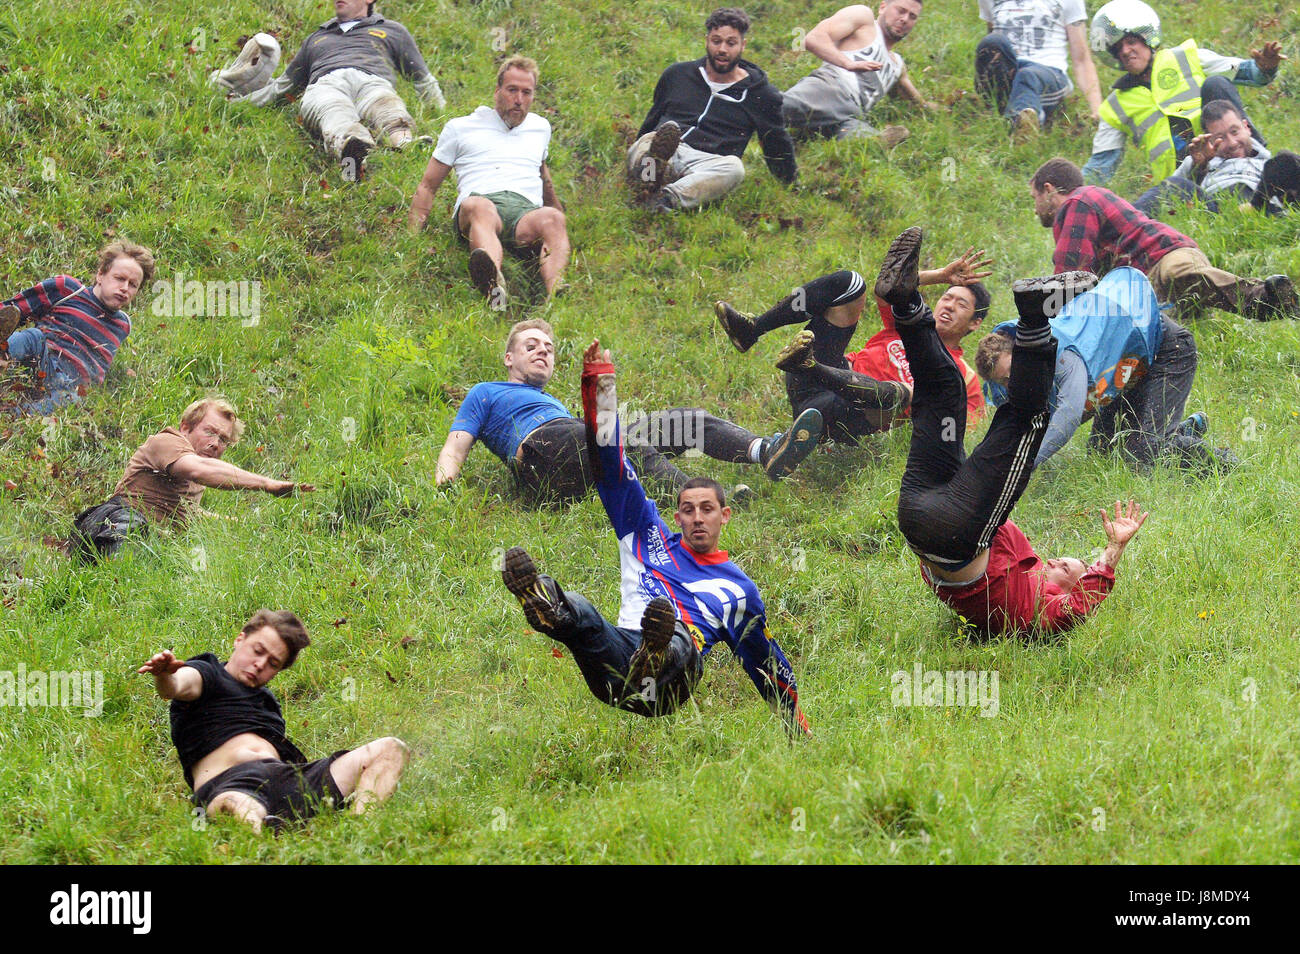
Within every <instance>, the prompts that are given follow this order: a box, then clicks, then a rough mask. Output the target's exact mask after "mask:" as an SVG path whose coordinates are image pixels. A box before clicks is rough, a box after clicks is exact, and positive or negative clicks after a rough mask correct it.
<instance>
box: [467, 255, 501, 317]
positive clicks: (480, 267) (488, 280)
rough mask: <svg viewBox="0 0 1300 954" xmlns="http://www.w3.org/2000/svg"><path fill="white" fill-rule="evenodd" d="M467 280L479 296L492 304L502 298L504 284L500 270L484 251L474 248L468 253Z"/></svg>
mask: <svg viewBox="0 0 1300 954" xmlns="http://www.w3.org/2000/svg"><path fill="white" fill-rule="evenodd" d="M469 280H470V283H471V284H472V285H473V286H474V287H475V288H476V289H478V292H479V294H480V295H482V296H483V297H484V298H487V299H488V300H490V301H492V302H493V304H495V303H496V302H497V300H498V299H499V298H502V297H504V294H505V282H503V281H502V280H501V270H500V269H499V268H497V263H496V262H494V261H492V256H491V255H489V254H488V253H487V250H486V249H481V248H476V249H474V250H473V251H472V252H470V253H469Z"/></svg>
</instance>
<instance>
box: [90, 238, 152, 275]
mask: <svg viewBox="0 0 1300 954" xmlns="http://www.w3.org/2000/svg"><path fill="white" fill-rule="evenodd" d="M119 258H130V259H134V260H135V263H136V264H137V265H139V266H140V271H142V272H144V278H143V280H142V282H141V284H143V283H144V282H147V281H149V280H150V279H151V278H153V271H154V260H153V252H151V251H149V250H148V249H147V248H145V247H144V246H143V245H136V244H135V243H134V242H125V241H118V242H109V243H108V244H107V245H105V246H104V247H103V248H101V249H100V250H99V272H98V274H100V275H102V274H104V273H105V272H106V271H108V270H109V269H110V268H112V267H113V263H114V262H116V261H117V260H118V259H119Z"/></svg>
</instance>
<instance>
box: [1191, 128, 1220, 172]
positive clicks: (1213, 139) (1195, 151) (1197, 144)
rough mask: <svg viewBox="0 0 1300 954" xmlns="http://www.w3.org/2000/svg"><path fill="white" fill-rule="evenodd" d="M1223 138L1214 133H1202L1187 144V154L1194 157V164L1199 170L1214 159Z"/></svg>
mask: <svg viewBox="0 0 1300 954" xmlns="http://www.w3.org/2000/svg"><path fill="white" fill-rule="evenodd" d="M1222 138H1223V137H1222V136H1216V135H1214V134H1213V133H1201V134H1200V135H1199V136H1197V137H1196V138H1195V139H1193V140H1192V141H1191V142H1189V143H1188V144H1187V154H1188V155H1190V156H1191V157H1192V163H1193V164H1194V165H1196V166H1197V167H1198V168H1199V167H1200V166H1203V165H1205V164H1206V163H1207V162H1209V161H1210V160H1211V159H1213V158H1214V157H1215V155H1216V153H1217V152H1218V149H1219V142H1220V140H1222Z"/></svg>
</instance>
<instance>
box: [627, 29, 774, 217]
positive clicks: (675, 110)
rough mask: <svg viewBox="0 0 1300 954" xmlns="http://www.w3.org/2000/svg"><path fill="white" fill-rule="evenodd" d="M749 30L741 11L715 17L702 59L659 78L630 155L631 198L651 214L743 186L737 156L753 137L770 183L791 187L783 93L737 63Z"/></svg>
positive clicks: (755, 69)
mask: <svg viewBox="0 0 1300 954" xmlns="http://www.w3.org/2000/svg"><path fill="white" fill-rule="evenodd" d="M748 30H749V16H748V14H746V13H745V11H744V10H741V9H738V8H736V7H722V8H720V9H718V10H714V11H713V13H711V14H710V15H709V18H708V20H707V21H705V24H704V49H705V55H704V57H703V58H702V59H698V60H689V61H686V62H683V63H674V64H673V65H672V66H670V67H668V69H666V70H664V72H663V75H662V76H660V77H659V82H658V84H656V86H655V93H654V103H653V105H651V107H650V112H649V114H648V115H647V116H646V118H645V122H644V123H642V124H641V130H640V132H638V133H637V140H636V142H634V143H633V144H632V148H631V149H629V150H628V153H627V172H628V180H629V182H630V183H631V185H632V189H633V194H634V197H635V198H636V200H637V201H638V202H639V203H640V204H642V205H644V206H645V207H646V208H648V209H650V210H651V211H654V212H673V211H676V210H678V209H682V210H685V209H694V208H698V207H699V206H701V205H703V204H704V203H706V202H712V201H713V200H715V199H720V198H721V197H722V196H724V195H726V194H727V193H728V192H730V191H731V190H732V189H734V188H735V187H736V186H738V185H740V182H741V180H742V179H744V178H745V165H744V163H743V162H742V161H741V156H743V155H744V153H745V147H746V146H747V145H749V139H750V137H751V136H752V135H754V134H755V133H757V134H758V141H759V145H760V146H762V149H763V158H764V159H765V160H766V161H767V167H768V169H770V170H771V171H772V175H774V176H776V177H777V178H778V179H780V180H781V181H782V182H786V183H790V182H793V181H794V180H795V176H796V169H795V160H794V142H793V140H791V138H790V134H789V133H788V132H787V131H786V128H785V124H784V121H783V120H782V119H781V93H780V91H778V90H777V88H776V87H775V86H773V85H772V84H771V83H770V82H768V79H767V74H765V73H764V72H763V71H762V70H760V69H759V68H758V67H757V66H755V65H754V64H753V63H751V62H749V61H748V60H745V59H741V55H742V54H743V53H744V52H745V33H746V32H747V31H748Z"/></svg>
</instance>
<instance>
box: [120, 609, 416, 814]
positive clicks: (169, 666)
mask: <svg viewBox="0 0 1300 954" xmlns="http://www.w3.org/2000/svg"><path fill="white" fill-rule="evenodd" d="M310 644H311V640H310V639H309V638H308V637H307V630H306V628H305V627H304V626H303V625H302V621H301V620H300V619H298V617H297V616H295V615H294V614H293V613H291V612H289V611H288V610H267V609H260V610H258V611H257V612H256V613H254V614H253V615H252V617H251V618H250V619H249V620H248V622H247V623H245V624H244V628H243V629H242V630H241V631H240V633H239V635H238V636H236V637H235V647H234V649H233V650H231V653H230V659H229V660H227V661H226V662H224V663H223V662H222V661H221V660H220V659H218V658H217V657H216V655H215V654H213V653H201V654H200V655H198V656H195V657H193V658H192V659H187V660H185V662H181V661H180V660H179V659H177V658H176V657H175V656H174V655H173V654H172V652H171V651H170V650H166V649H164V650H163V651H162V652H160V653H157V654H156V655H154V656H153V657H152V658H151V659H150V660H149V661H148V662H146V663H145V664H144V665H143V666H141V667H140V668H139V670H138V672H139V673H140V674H142V675H149V676H153V679H154V687H155V688H156V689H157V690H158V695H159V697H160V698H162V699H166V700H169V701H170V702H171V706H170V711H171V729H172V732H171V734H172V744H173V745H175V746H176V754H177V755H178V756H179V757H180V760H181V768H182V770H183V771H184V772H185V781H186V782H187V783H188V784H189V786H190V788H191V789H193V791H194V798H193V801H194V804H196V805H200V806H202V807H203V809H204V811H205V812H206V813H207V814H208V815H220V814H228V815H234V816H235V817H236V818H238V819H239V820H240V821H242V822H244V823H245V824H248V825H250V826H252V829H253V831H254V832H259V833H260V832H261V830H262V827H263V826H267V827H269V828H271V829H272V830H278V829H280V828H281V827H283V826H284V825H285V824H286V823H287V822H289V821H290V820H294V819H298V820H306V819H307V818H310V817H311V816H312V815H314V814H315V813H316V811H317V810H318V809H319V808H321V807H323V806H327V805H328V806H329V807H332V808H335V809H339V808H342V807H343V804H344V802H346V801H349V800H351V802H352V812H353V814H355V815H360V814H363V813H364V812H365V810H366V808H367V807H369V806H370V805H372V804H375V803H378V802H382V801H383V800H384V799H386V798H388V796H389V795H391V794H393V790H394V789H395V788H396V787H397V780H398V779H399V778H400V777H401V775H402V771H403V770H404V769H405V768H406V763H407V762H408V761H409V760H410V757H411V755H410V750H409V749H408V748H407V747H406V743H404V742H403V741H402V740H401V739H397V738H393V737H391V736H390V737H388V738H384V739H376V740H375V741H374V742H370V743H368V744H366V745H363V746H361V748H359V749H353V750H351V751H348V750H347V749H344V750H342V751H339V752H335V753H334V754H333V755H330V756H329V757H327V758H323V759H317V760H316V761H314V762H309V761H308V760H307V757H306V756H305V755H303V754H302V752H300V751H299V750H298V747H297V746H296V745H294V744H293V743H292V742H291V741H289V739H288V737H287V736H286V735H285V724H284V716H283V714H282V713H281V712H280V703H279V702H278V701H277V700H276V698H275V695H274V693H272V692H271V690H270V689H268V688H267V687H266V686H267V683H269V682H270V681H271V680H272V679H274V678H275V676H276V674H277V673H279V672H282V671H283V670H285V669H288V668H289V667H290V666H292V665H293V663H294V660H296V659H297V658H298V653H299V652H301V651H302V650H303V649H305V648H306V647H307V646H308V645H310Z"/></svg>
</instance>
